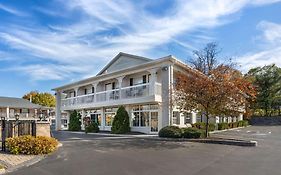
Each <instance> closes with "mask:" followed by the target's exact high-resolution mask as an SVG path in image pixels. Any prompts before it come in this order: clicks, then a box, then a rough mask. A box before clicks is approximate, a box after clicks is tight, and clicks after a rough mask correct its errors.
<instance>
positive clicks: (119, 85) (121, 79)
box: [116, 76, 125, 99]
mask: <svg viewBox="0 0 281 175" xmlns="http://www.w3.org/2000/svg"><path fill="white" fill-rule="evenodd" d="M124 77H125V76H122V77H118V78H116V79H117V80H118V88H119V99H121V98H122V95H121V94H122V93H121V88H122V82H123V79H124Z"/></svg>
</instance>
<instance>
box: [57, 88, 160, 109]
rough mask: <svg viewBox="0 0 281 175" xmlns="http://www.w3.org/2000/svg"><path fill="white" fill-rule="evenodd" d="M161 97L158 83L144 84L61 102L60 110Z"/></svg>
mask: <svg viewBox="0 0 281 175" xmlns="http://www.w3.org/2000/svg"><path fill="white" fill-rule="evenodd" d="M154 95H159V96H160V95H161V84H160V83H154V84H151V83H146V84H139V85H134V86H128V87H122V88H118V89H113V90H108V91H102V92H96V93H91V94H86V95H80V96H77V97H70V98H65V99H62V100H61V106H62V108H68V107H76V106H81V105H86V104H93V105H95V104H98V103H103V102H118V100H125V99H138V98H142V97H148V96H154Z"/></svg>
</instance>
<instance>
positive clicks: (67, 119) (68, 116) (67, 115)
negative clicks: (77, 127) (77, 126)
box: [66, 111, 71, 129]
mask: <svg viewBox="0 0 281 175" xmlns="http://www.w3.org/2000/svg"><path fill="white" fill-rule="evenodd" d="M70 114H71V113H70V112H69V111H66V121H67V127H66V129H68V125H69V119H70Z"/></svg>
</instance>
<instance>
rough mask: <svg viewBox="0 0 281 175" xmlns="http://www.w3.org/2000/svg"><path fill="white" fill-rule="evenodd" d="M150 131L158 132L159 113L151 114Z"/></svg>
mask: <svg viewBox="0 0 281 175" xmlns="http://www.w3.org/2000/svg"><path fill="white" fill-rule="evenodd" d="M150 124H151V126H150V131H151V132H158V112H151V122H150Z"/></svg>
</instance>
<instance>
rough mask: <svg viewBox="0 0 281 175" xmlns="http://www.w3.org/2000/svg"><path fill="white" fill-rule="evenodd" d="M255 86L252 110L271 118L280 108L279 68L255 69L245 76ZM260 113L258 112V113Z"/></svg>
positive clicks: (280, 84)
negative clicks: (255, 96)
mask: <svg viewBox="0 0 281 175" xmlns="http://www.w3.org/2000/svg"><path fill="white" fill-rule="evenodd" d="M246 76H247V77H248V78H249V79H250V80H251V81H252V82H253V84H254V85H255V87H256V89H257V91H258V94H257V100H256V103H253V104H252V108H253V109H254V110H255V111H256V112H258V113H260V115H265V116H271V115H272V113H273V112H274V111H276V110H278V114H279V115H280V113H281V111H280V107H281V68H279V67H277V66H276V65H275V64H272V65H267V66H263V67H256V68H253V69H251V70H249V71H248V73H247V75H246ZM259 111H260V112H259Z"/></svg>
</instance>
